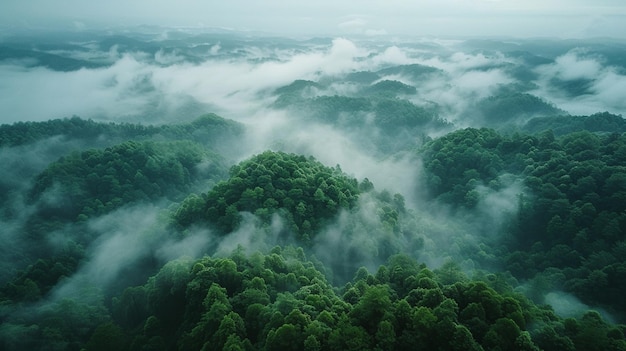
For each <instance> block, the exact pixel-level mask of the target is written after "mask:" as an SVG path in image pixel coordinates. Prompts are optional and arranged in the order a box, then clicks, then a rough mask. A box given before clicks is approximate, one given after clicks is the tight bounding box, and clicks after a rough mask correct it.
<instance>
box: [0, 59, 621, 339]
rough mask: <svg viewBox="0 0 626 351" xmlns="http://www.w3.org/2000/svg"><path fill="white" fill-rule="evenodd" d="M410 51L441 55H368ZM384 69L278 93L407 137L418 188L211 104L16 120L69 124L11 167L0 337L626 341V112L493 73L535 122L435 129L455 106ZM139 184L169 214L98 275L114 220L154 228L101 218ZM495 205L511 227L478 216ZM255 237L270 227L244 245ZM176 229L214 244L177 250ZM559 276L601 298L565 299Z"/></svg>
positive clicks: (350, 122)
mask: <svg viewBox="0 0 626 351" xmlns="http://www.w3.org/2000/svg"><path fill="white" fill-rule="evenodd" d="M399 69H400V68H399ZM413 69H414V70H416V71H415V74H416V75H419V74H434V73H436V71H432V70H425V71H424V72H423V73H420V72H421V71H420V70H422V69H423V67H420V66H415V67H413V66H407V67H403V68H401V69H400V71H397V72H396V71H384V70H383V71H378V72H376V73H372V72H369V73H364V72H357V73H354V74H353V75H351V77H352V79H353V80H362V81H368V80H370V79H374V78H375V77H374V76H377V77H382V76H384V75H389V74H409V73H407V72H410V71H411V70H413ZM402 70H409V71H402ZM403 72H404V73H403ZM376 80H378V78H376V79H375V80H372V81H371V82H368V83H367V84H368V86H369V87H370V88H371V89H374V90H376V89H378V88H380V89H381V90H383V91H386V92H387V93H388V94H389V95H385V94H378V93H375V92H374V91H373V90H370V91H368V90H367V89H364V90H362V91H359V92H358V93H355V94H354V96H339V95H333V96H330V95H323V94H322V95H317V93H318V92H319V91H321V90H323V89H325V86H324V85H323V84H321V83H316V82H311V81H296V82H294V83H293V84H291V85H289V86H287V87H284V88H280V89H279V90H278V91H277V94H278V95H279V96H278V100H277V101H276V104H277V106H278V105H279V104H280V103H281V101H282V103H285V105H284V106H283V107H281V108H286V109H293V108H296V107H298V108H303V109H304V110H305V111H306V113H302V115H301V118H302V119H303V120H305V121H306V120H308V121H315V122H319V123H326V124H328V125H330V126H333V127H337V128H339V129H341V130H347V129H348V128H356V130H357V131H360V130H363V131H364V130H370V131H371V129H372V128H373V130H375V131H376V132H375V133H372V134H371V135H375V137H374V139H373V143H374V144H376V145H377V146H378V149H377V150H376V151H377V152H378V153H379V154H381V155H385V157H390V159H392V157H391V156H394V155H396V151H402V155H406V153H410V157H409V158H408V160H409V162H410V163H412V165H413V166H414V169H413V170H415V172H408V171H407V177H411V176H415V175H416V174H417V176H418V177H419V179H418V180H417V182H418V183H419V185H420V187H419V188H420V189H423V193H422V194H420V195H415V194H410V193H407V194H393V195H392V194H391V193H390V192H388V191H387V190H385V189H380V190H379V189H376V188H375V187H374V184H372V183H371V182H370V181H369V180H368V179H367V178H365V179H362V180H357V179H355V178H354V177H352V176H350V175H348V174H346V173H344V171H343V170H342V169H341V168H340V166H339V165H336V166H333V167H330V166H328V165H324V164H322V163H321V162H319V161H317V160H316V159H315V158H313V157H310V156H306V155H299V154H294V153H287V152H280V151H265V152H262V153H259V154H257V155H254V156H252V157H248V158H246V159H244V160H243V161H240V162H237V163H235V162H234V161H233V160H230V159H228V158H227V156H226V155H228V152H229V151H231V150H229V148H230V147H231V145H235V143H233V142H232V141H233V140H234V139H236V138H237V137H241V136H242V135H243V134H242V132H243V127H242V126H240V125H239V124H237V123H234V122H231V121H227V120H224V119H222V118H220V117H219V116H216V115H212V114H209V115H205V116H202V117H200V118H198V119H196V120H194V121H192V122H189V123H183V124H177V125H161V126H143V125H133V124H115V123H98V122H94V121H90V120H83V119H80V118H78V117H74V118H69V119H64V120H53V121H48V122H41V123H33V122H23V123H15V124H13V125H3V126H0V147H1V148H2V150H3V152H5V153H7V154H8V153H11V152H14V153H18V152H20V151H22V150H25V149H26V148H28V147H33V148H36V145H38V143H42V142H44V141H48V142H51V143H53V144H54V143H65V144H66V145H68V146H72V147H71V148H72V150H69V149H68V147H64V148H60V149H59V151H58V152H59V153H62V154H63V156H62V157H60V158H58V157H56V158H54V159H52V160H44V161H45V163H46V166H45V167H42V168H41V169H39V168H37V167H32V169H30V171H31V173H23V174H24V175H25V178H26V179H24V184H23V185H21V186H20V187H17V188H13V187H11V186H10V184H11V183H8V182H6V183H0V184H2V187H3V189H7V192H6V193H4V194H3V195H2V197H1V199H2V211H0V220H1V221H2V224H5V223H6V224H7V225H6V226H5V228H6V231H7V233H8V234H6V238H7V241H6V243H7V249H3V251H2V254H3V259H2V261H1V264H2V267H1V268H2V272H3V273H2V275H0V277H1V278H2V286H0V320H1V321H2V324H1V325H0V349H7V350H17V349H48V350H81V349H85V350H98V349H103V350H109V349H116V350H190V349H191V350H195V349H198V350H212V349H216V350H221V349H228V350H290V349H292V350H345V349H348V350H394V349H437V350H626V338H625V336H624V334H625V333H626V326H625V325H623V324H619V323H620V322H622V323H623V321H624V316H625V315H626V304H624V301H623V299H622V292H623V291H624V290H625V289H626V285H625V283H624V282H626V263H625V262H624V257H626V236H625V234H624V233H626V163H625V162H626V135H625V134H621V132H622V129H621V128H622V127H623V123H624V122H623V120H622V119H621V117H620V116H615V115H612V114H609V113H601V114H596V115H592V116H580V117H577V116H558V117H538V118H533V119H530V120H529V121H528V122H527V123H526V124H522V123H521V122H522V121H525V120H526V119H527V118H530V116H531V115H535V114H539V115H542V114H550V113H552V112H555V110H553V107H552V106H550V105H549V104H548V103H546V102H544V101H542V100H541V99H538V98H535V97H533V96H531V95H528V94H512V95H497V96H494V97H492V98H489V99H486V100H482V101H480V102H478V103H477V106H478V107H479V109H481V111H483V113H484V116H492V117H493V118H496V116H499V115H502V116H505V117H506V118H510V120H508V122H511V121H513V120H515V121H518V122H520V124H519V125H518V127H517V128H516V129H514V130H517V132H515V131H511V132H502V131H498V130H494V129H488V128H480V129H477V128H467V129H461V130H456V131H454V132H451V133H447V134H443V135H442V136H440V137H437V138H435V139H430V138H426V137H424V136H423V135H422V134H421V133H422V130H423V129H425V128H434V130H439V131H443V130H445V129H446V128H448V127H450V126H451V125H450V124H449V123H447V122H445V121H444V120H443V119H441V118H440V117H439V113H440V111H439V109H438V107H437V106H435V105H423V106H419V105H417V104H416V103H414V102H411V101H409V100H404V99H403V98H401V97H399V96H400V95H402V94H409V93H411V92H413V89H410V88H411V86H409V85H405V84H404V83H399V82H393V81H390V80H382V81H380V82H379V83H375V84H372V83H373V82H374V81H376ZM377 84H382V85H377ZM385 85H388V86H385ZM409 90H410V91H409ZM281 99H282V100H281ZM515 111H519V114H517V115H515V116H513V115H514V114H515V113H514V112H515ZM492 117H489V118H492ZM506 118H505V119H506ZM494 121H495V119H494ZM494 124H498V123H495V122H494ZM368 128H369V129H368ZM500 130H502V129H500ZM394 139H400V140H394ZM422 140H426V142H424V143H422ZM394 142H395V144H394ZM44 145H47V144H44ZM54 145H56V144H54ZM85 145H89V147H87V146H85ZM42 162H43V161H42ZM231 164H232V166H231V167H230V170H227V167H226V165H231ZM422 166H423V167H422ZM419 169H421V170H422V171H421V172H417V170H419ZM7 174H10V173H7ZM507 189H514V191H513V192H507ZM403 195H405V196H406V195H408V196H411V197H412V198H414V197H416V196H419V199H418V201H419V202H420V207H419V208H417V206H407V204H405V198H404V196H403ZM494 199H496V200H501V201H508V203H513V204H514V205H513V207H514V208H513V209H510V211H509V212H508V213H506V215H504V216H502V220H501V221H495V220H492V218H489V216H496V215H497V214H496V212H497V210H499V209H494V208H490V207H489V206H492V207H493V206H494V205H493V204H494V203H496V204H497V203H500V202H497V201H496V200H494ZM489 201H491V202H489ZM142 205H149V206H152V207H154V208H156V209H157V210H156V211H155V212H158V215H157V216H155V217H156V218H155V219H154V220H153V221H151V222H150V225H149V226H146V227H140V226H141V224H139V223H138V224H137V228H133V229H132V230H131V231H133V232H138V233H141V234H142V235H144V236H145V237H146V238H151V239H149V240H147V242H149V243H150V244H146V247H145V248H140V249H138V251H137V252H140V254H139V256H138V257H137V258H136V260H127V261H123V260H122V262H123V263H122V264H127V265H128V266H126V267H122V268H120V269H119V272H120V273H119V279H117V280H119V281H118V282H117V283H113V284H110V285H108V286H102V287H99V286H94V285H81V283H80V280H81V279H87V278H85V277H84V276H81V274H80V273H81V272H83V271H84V270H85V269H86V267H87V268H89V267H93V265H94V264H95V263H94V262H100V264H105V265H107V266H108V265H112V266H113V265H117V264H118V263H116V260H117V256H116V255H117V254H118V253H119V254H120V255H121V256H123V254H124V251H125V250H124V249H123V248H122V247H121V246H113V249H110V250H111V251H106V252H107V256H106V257H110V260H102V258H101V257H103V256H98V257H100V261H94V256H97V254H100V255H101V254H102V252H103V251H100V250H103V249H102V248H103V247H105V246H106V245H107V244H109V241H107V240H110V239H111V238H112V237H113V238H118V237H121V238H122V239H119V240H122V241H121V242H123V243H125V242H124V240H126V239H125V238H126V237H132V236H133V234H136V233H128V232H124V230H128V229H122V224H119V225H118V223H113V225H112V226H113V227H114V233H113V234H110V233H109V236H106V235H101V234H102V233H101V232H99V230H101V229H99V228H100V227H101V226H102V225H101V224H102V222H103V221H111V222H114V221H116V220H117V219H116V218H118V217H116V213H117V214H121V213H124V212H126V211H129V209H130V208H134V207H133V206H142ZM411 205H415V204H414V203H413V204H411ZM139 208H141V207H139ZM489 211H491V212H489ZM442 213H443V214H442ZM485 213H488V214H487V215H486V214H485ZM107 216H111V217H107ZM138 218H139V217H135V218H134V219H135V220H137V219H138ZM251 219H252V220H251ZM484 219H487V223H488V224H484V225H483V226H482V227H481V226H480V223H477V222H480V221H481V220H484ZM491 223H496V224H497V226H495V227H493V228H489V231H490V233H491V232H493V233H494V234H493V235H482V234H481V233H473V232H472V231H473V230H474V228H485V227H486V226H488V225H491ZM99 235H101V236H99ZM242 237H243V238H245V239H241V238H242ZM252 237H254V238H260V240H261V241H262V242H263V243H264V245H259V246H258V247H257V246H255V247H251V246H249V245H248V246H246V243H250V242H251V241H246V240H251V239H249V238H252ZM3 238H4V237H3ZM155 238H156V239H155ZM11 240H14V241H15V242H17V243H21V244H23V245H18V244H16V243H14V242H13V241H11ZM116 240H117V239H116ZM160 241H163V243H159V242H160ZM237 243H239V244H241V245H239V246H237V245H236V244H237ZM136 244H137V242H136V241H133V242H129V243H128V245H136ZM438 245H439V246H438ZM444 245H445V246H449V247H445V248H443V249H442V248H441V247H440V246H444ZM179 246H180V247H182V246H189V247H192V246H195V247H194V248H195V249H197V250H195V251H194V252H195V254H196V255H198V253H199V255H198V256H195V257H200V258H189V257H182V258H177V259H172V257H180V256H181V255H178V254H172V255H169V254H167V252H169V251H168V250H170V249H172V250H175V249H176V248H178V247H179ZM234 247H237V248H236V249H234V250H233V248H234ZM218 248H219V250H218ZM264 248H266V249H264ZM426 250H433V251H434V252H426ZM436 250H441V251H442V252H444V251H445V252H446V253H445V255H447V256H445V257H446V259H443V258H441V257H436V256H437V255H438V254H439V252H436ZM446 250H448V251H446ZM176 252H178V251H176ZM181 252H184V251H182V250H181ZM441 255H442V257H443V255H444V254H443V253H442V254H441ZM454 255H457V256H458V258H459V262H457V263H455V262H454V261H455V260H450V259H448V257H453V258H456V257H454ZM416 257H417V258H420V259H421V260H420V259H416ZM433 258H434V259H433ZM422 261H424V262H434V263H433V265H434V266H432V267H430V266H428V265H427V264H425V263H423V262H422ZM461 261H462V262H461ZM102 262H104V263H102ZM126 262H128V263H126ZM461 263H462V265H461ZM360 266H367V268H365V267H360ZM359 267H360V268H359ZM461 267H463V268H461ZM494 267H498V268H497V269H495V268H494ZM104 268H105V267H103V271H106V269H104ZM494 271H495V272H497V273H493V272H494ZM89 272H91V271H89ZM103 274H104V273H103ZM91 278H92V279H96V280H97V279H98V277H91ZM68 286H70V287H71V289H70V288H67V287H68ZM68 289H69V290H72V291H68ZM548 293H559V294H568V295H567V296H568V298H574V297H575V298H577V299H579V300H580V301H581V302H582V303H584V304H586V305H582V304H581V306H582V307H580V306H579V307H576V308H575V309H574V308H572V311H570V313H569V314H568V315H563V314H562V313H557V312H562V309H560V308H557V307H556V306H555V307H554V309H552V308H551V306H549V305H548V304H549V303H550V302H551V301H552V300H550V299H548V297H547V296H548ZM586 306H592V307H593V308H601V310H600V312H596V311H594V310H586V308H587V307H586ZM555 311H556V312H555ZM614 322H617V323H614Z"/></svg>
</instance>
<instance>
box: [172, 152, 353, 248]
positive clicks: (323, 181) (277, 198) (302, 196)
mask: <svg viewBox="0 0 626 351" xmlns="http://www.w3.org/2000/svg"><path fill="white" fill-rule="evenodd" d="M358 195H359V189H358V184H357V181H356V179H352V178H349V177H347V176H346V175H344V174H343V173H342V172H341V169H339V168H329V167H326V166H324V165H322V164H321V163H319V162H317V161H316V160H315V159H313V158H306V157H304V156H300V155H295V154H285V153H280V152H278V153H277V152H270V151H267V152H264V153H262V154H260V155H257V156H255V157H253V158H251V159H249V160H247V161H244V162H242V163H240V164H238V165H236V166H234V167H232V169H231V170H230V178H229V179H228V180H227V181H225V182H222V183H219V184H217V185H216V186H215V187H214V188H213V189H211V191H209V192H208V193H207V194H203V196H202V197H199V196H197V195H192V196H190V197H189V198H187V199H186V200H185V201H184V202H183V204H182V206H181V208H180V209H179V210H178V211H177V212H176V214H175V216H174V218H175V219H176V221H177V222H178V224H180V225H182V226H184V227H187V226H189V225H191V224H193V223H197V222H203V221H204V222H209V223H211V224H212V225H213V226H215V227H216V228H217V229H218V230H219V231H220V232H221V233H222V234H227V233H230V232H232V231H233V230H235V229H236V228H237V227H238V225H239V223H240V222H241V214H240V213H241V212H250V213H254V214H255V215H256V216H257V217H258V218H259V219H261V220H262V221H263V222H265V223H266V224H270V222H271V220H272V216H273V215H274V214H276V213H278V214H280V215H281V216H282V217H283V218H284V219H286V220H287V227H288V228H289V230H290V231H291V232H293V233H294V234H295V236H296V237H297V238H298V239H299V240H301V241H302V242H304V243H306V242H308V241H309V240H311V239H312V238H313V236H314V235H315V234H316V233H317V231H318V230H319V229H320V227H321V226H322V225H323V224H324V223H325V221H328V220H330V219H332V217H333V216H335V215H336V214H337V213H338V212H339V210H340V209H349V208H351V207H353V206H354V205H355V203H356V200H357V198H358Z"/></svg>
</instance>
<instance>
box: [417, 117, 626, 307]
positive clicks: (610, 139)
mask: <svg viewBox="0 0 626 351" xmlns="http://www.w3.org/2000/svg"><path fill="white" fill-rule="evenodd" d="M423 152H424V156H425V160H426V164H425V165H426V175H427V177H426V182H427V184H428V188H429V189H430V190H431V196H432V197H434V198H437V199H439V200H440V201H443V202H446V203H448V204H450V205H452V206H454V207H462V208H466V209H468V208H469V209H471V208H474V207H475V206H476V205H477V204H478V203H479V201H480V200H481V196H482V195H483V194H484V193H485V191H484V190H481V189H484V188H485V187H486V188H489V189H492V190H494V191H497V190H499V189H502V188H503V187H506V186H509V185H510V182H508V183H507V181H506V179H507V177H503V176H502V175H503V174H509V177H508V179H511V178H514V179H515V178H517V179H520V180H522V181H523V184H524V187H525V191H524V192H523V194H520V195H519V198H518V200H517V201H518V206H519V212H518V214H517V217H516V218H515V219H513V220H512V221H511V222H510V223H509V225H508V228H506V230H507V234H508V239H506V240H505V241H504V242H505V243H506V247H505V248H503V249H501V250H502V252H501V254H502V255H503V256H502V257H503V260H502V263H503V264H505V267H507V269H508V270H509V271H510V272H511V273H512V274H513V275H514V276H516V277H517V278H519V279H531V278H534V277H537V279H539V280H543V281H544V282H545V284H548V285H549V286H550V287H552V288H554V289H564V290H566V291H569V292H572V293H574V294H575V295H576V296H578V297H580V298H582V299H583V301H584V302H586V303H589V304H593V305H602V306H605V308H607V309H610V310H615V311H616V312H618V313H619V314H623V313H625V312H626V305H625V304H624V303H623V301H622V299H621V298H620V297H619V296H620V294H621V291H623V289H624V288H626V286H624V284H623V282H624V281H625V280H624V279H625V278H626V276H625V275H624V272H626V266H624V260H623V257H624V247H625V244H626V236H625V235H624V233H625V232H626V215H625V214H624V211H625V210H626V201H625V199H626V197H625V196H626V165H625V164H624V160H626V136H624V135H620V134H604V135H597V134H594V133H591V132H588V131H582V132H575V133H571V134H567V135H564V136H562V137H560V138H556V137H555V136H554V135H553V133H552V132H551V131H548V132H544V133H542V134H540V135H537V136H531V135H520V134H514V135H512V136H504V135H500V134H498V133H496V132H495V131H493V130H490V129H480V130H477V129H465V130H459V131H456V132H454V133H451V134H448V135H446V136H445V137H443V138H439V139H436V140H434V141H432V142H430V143H429V144H427V145H426V146H425V148H424V151H423ZM544 288H548V287H544Z"/></svg>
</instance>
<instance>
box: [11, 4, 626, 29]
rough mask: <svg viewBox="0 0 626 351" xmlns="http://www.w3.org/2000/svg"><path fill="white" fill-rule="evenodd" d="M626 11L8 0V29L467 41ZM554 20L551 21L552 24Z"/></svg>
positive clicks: (619, 20) (603, 20) (613, 20)
mask: <svg viewBox="0 0 626 351" xmlns="http://www.w3.org/2000/svg"><path fill="white" fill-rule="evenodd" d="M625 15H626V10H625V8H624V5H623V3H622V2H621V1H619V0H600V1H596V2H594V3H593V4H590V3H589V2H588V1H584V0H576V1H564V0H550V1H539V0H533V1H524V2H520V1H511V0H471V1H458V0H442V1H420V2H414V1H408V0H401V1H394V2H393V4H389V3H388V2H385V1H380V0H368V1H358V2H355V1H344V2H341V3H337V2H331V1H328V0H322V1H316V2H303V1H297V2H293V3H289V4H285V3H284V2H280V1H277V0H272V1H264V2H262V3H256V2H250V1H244V0H237V1H230V2H227V3H219V4H215V3H203V2H198V1H192V0H185V1H180V2H177V3H176V4H171V3H169V2H166V1H136V2H133V3H132V4H129V3H127V2H123V1H119V0H116V1H110V2H107V3H106V4H94V3H85V2H82V1H77V0H62V1H60V2H55V3H54V4H51V3H49V2H47V1H41V0H37V1H29V2H27V3H25V2H21V1H15V0H10V1H5V2H4V4H3V11H2V15H0V19H1V20H2V23H4V24H5V26H20V27H26V28H29V27H41V26H51V25H54V26H63V27H65V28H74V29H86V28H93V27H98V26H100V27H102V26H109V27H110V26H120V25H129V24H130V25H137V24H148V25H155V24H156V25H163V26H179V27H180V26H187V27H225V28H233V29H237V30H247V31H264V32H270V33H277V34H282V35H328V34H332V35H337V34H339V35H363V36H381V35H391V36H393V35H412V36H415V35H418V36H424V35H430V36H432V35H436V36H444V35H448V36H449V35H456V36H459V35H462V36H516V37H537V36H547V37H599V36H612V37H614V36H622V37H623V35H624V34H623V33H626V31H624V16H625ZM546 18H550V20H549V21H548V20H546Z"/></svg>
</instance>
